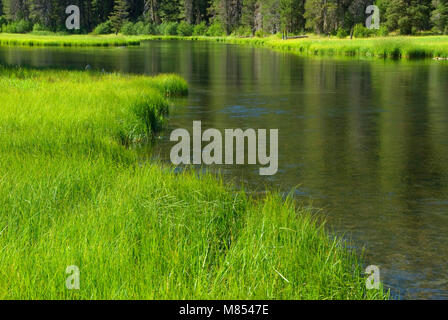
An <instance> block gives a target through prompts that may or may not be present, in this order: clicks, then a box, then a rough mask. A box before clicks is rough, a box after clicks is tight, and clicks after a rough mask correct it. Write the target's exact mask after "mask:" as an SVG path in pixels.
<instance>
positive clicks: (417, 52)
mask: <svg viewBox="0 0 448 320" xmlns="http://www.w3.org/2000/svg"><path fill="white" fill-rule="evenodd" d="M149 39H165V40H168V39H183V40H195V41H218V42H225V43H234V44H249V45H255V46H263V47H267V48H271V49H275V50H280V51H288V52H293V53H296V54H300V55H304V56H352V57H378V58H394V59H398V58H405V59H420V58H435V57H441V58H448V36H426V37H423V36H422V37H410V36H409V37H408V36H397V37H384V38H366V39H352V40H350V39H348V38H347V39H337V38H334V37H333V38H323V37H317V36H311V37H310V38H305V39H290V40H286V41H284V40H281V39H279V38H278V37H275V36H272V37H267V38H235V37H175V36H152V37H150V38H149Z"/></svg>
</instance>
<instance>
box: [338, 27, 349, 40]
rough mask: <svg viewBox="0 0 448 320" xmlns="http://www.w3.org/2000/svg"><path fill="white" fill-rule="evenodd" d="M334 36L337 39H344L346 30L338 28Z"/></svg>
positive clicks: (346, 33) (346, 34) (346, 35)
mask: <svg viewBox="0 0 448 320" xmlns="http://www.w3.org/2000/svg"><path fill="white" fill-rule="evenodd" d="M336 36H337V37H338V38H339V39H344V38H347V37H348V32H347V30H345V29H339V30H338V32H337V33H336Z"/></svg>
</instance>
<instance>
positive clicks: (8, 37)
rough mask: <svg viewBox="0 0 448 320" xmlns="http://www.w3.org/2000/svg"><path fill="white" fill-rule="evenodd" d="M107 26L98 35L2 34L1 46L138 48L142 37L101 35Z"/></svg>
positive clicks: (97, 31) (0, 35)
mask: <svg viewBox="0 0 448 320" xmlns="http://www.w3.org/2000/svg"><path fill="white" fill-rule="evenodd" d="M106 28H107V26H101V28H100V29H98V30H95V31H94V32H95V33H98V35H58V34H48V32H45V31H42V32H38V31H36V32H34V33H33V34H10V33H1V34H0V46H59V47H109V46H111V47H113V46H138V45H140V43H141V41H142V37H136V36H121V35H119V36H116V35H100V33H103V32H105V31H104V29H106Z"/></svg>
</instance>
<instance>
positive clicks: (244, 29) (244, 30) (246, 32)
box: [235, 26, 252, 37]
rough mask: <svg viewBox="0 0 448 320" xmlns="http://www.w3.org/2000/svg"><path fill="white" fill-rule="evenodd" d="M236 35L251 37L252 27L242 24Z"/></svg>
mask: <svg viewBox="0 0 448 320" xmlns="http://www.w3.org/2000/svg"><path fill="white" fill-rule="evenodd" d="M235 35H237V36H240V37H250V36H251V35H252V29H251V27H249V26H240V27H238V29H236V31H235Z"/></svg>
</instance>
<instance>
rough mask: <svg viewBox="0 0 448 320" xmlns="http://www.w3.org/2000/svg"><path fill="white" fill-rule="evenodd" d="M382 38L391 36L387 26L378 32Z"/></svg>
mask: <svg viewBox="0 0 448 320" xmlns="http://www.w3.org/2000/svg"><path fill="white" fill-rule="evenodd" d="M377 34H378V35H379V36H380V37H386V36H388V35H389V29H388V28H387V27H386V26H381V27H380V28H379V30H378V32H377Z"/></svg>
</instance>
